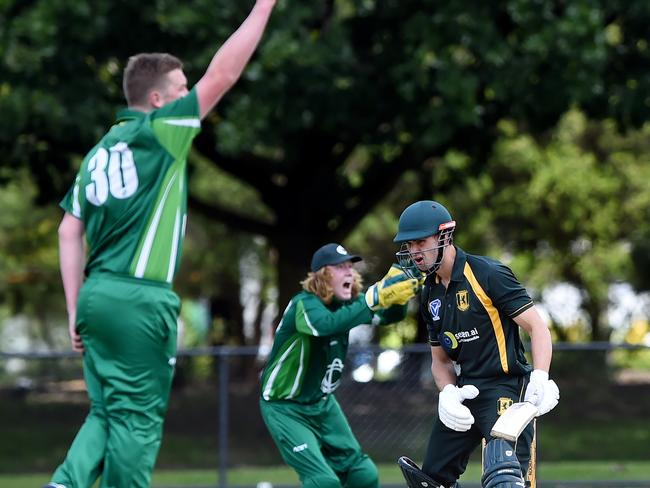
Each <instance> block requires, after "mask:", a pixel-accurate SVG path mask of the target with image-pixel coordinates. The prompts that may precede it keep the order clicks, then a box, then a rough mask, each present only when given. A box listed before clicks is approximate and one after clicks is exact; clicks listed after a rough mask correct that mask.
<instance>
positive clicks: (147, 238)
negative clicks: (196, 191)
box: [61, 90, 201, 283]
mask: <svg viewBox="0 0 650 488" xmlns="http://www.w3.org/2000/svg"><path fill="white" fill-rule="evenodd" d="M200 129H201V121H200V117H199V105H198V100H197V96H196V91H195V90H192V91H190V93H189V94H188V95H187V96H185V97H183V98H180V99H178V100H176V101H174V102H172V103H169V104H167V105H165V106H164V107H162V108H160V109H158V110H154V111H152V112H149V113H142V112H136V111H133V110H123V111H121V112H119V113H118V117H117V121H116V123H115V125H114V126H113V127H112V128H111V129H110V130H109V131H108V133H106V135H105V136H104V137H103V138H102V139H101V140H100V141H99V143H98V144H97V145H96V146H95V147H94V148H93V149H91V150H90V152H89V153H88V155H87V156H86V157H85V158H84V160H83V162H82V164H81V167H80V169H79V173H78V174H77V178H76V180H75V182H74V185H73V186H72V188H71V189H70V191H69V192H68V194H67V195H66V196H65V198H64V199H63V200H62V202H61V207H62V208H63V209H64V210H65V211H66V212H69V213H71V214H72V215H74V216H75V217H77V218H79V219H81V220H82V221H83V223H84V226H85V231H86V240H87V242H88V248H89V249H88V260H87V264H86V270H85V271H86V275H90V274H91V273H94V272H108V273H115V274H120V275H126V276H132V277H135V278H145V279H150V280H155V281H162V282H168V283H171V282H172V280H173V278H174V275H175V274H176V271H177V270H178V267H179V263H180V256H181V251H182V242H183V236H184V234H185V224H186V218H187V217H186V215H187V177H186V162H187V155H188V153H189V150H190V146H191V144H192V140H193V139H194V137H195V136H196V135H197V134H198V133H199V131H200Z"/></svg>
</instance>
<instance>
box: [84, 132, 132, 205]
mask: <svg viewBox="0 0 650 488" xmlns="http://www.w3.org/2000/svg"><path fill="white" fill-rule="evenodd" d="M107 167H108V171H107ZM88 171H89V172H90V179H91V180H92V183H88V184H87V185H86V200H88V201H89V202H90V203H92V204H93V205H97V206H99V205H103V204H104V203H106V200H107V199H108V193H109V191H110V193H111V195H113V197H115V198H119V199H124V198H129V197H130V196H131V195H133V194H134V193H135V191H136V190H137V189H138V173H137V171H136V170H135V160H134V159H133V152H132V151H131V150H130V149H129V146H128V145H127V144H126V142H118V143H117V144H115V145H114V146H113V147H111V148H110V149H109V150H108V151H107V150H106V149H105V148H103V147H100V148H99V149H98V150H97V152H96V153H95V155H94V156H93V157H92V158H90V160H89V161H88Z"/></svg>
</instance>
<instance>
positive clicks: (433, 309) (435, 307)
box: [429, 298, 440, 320]
mask: <svg viewBox="0 0 650 488" xmlns="http://www.w3.org/2000/svg"><path fill="white" fill-rule="evenodd" d="M429 312H430V313H431V318H432V319H433V320H440V315H438V314H439V313H440V299H438V298H436V299H435V300H434V301H432V302H429Z"/></svg>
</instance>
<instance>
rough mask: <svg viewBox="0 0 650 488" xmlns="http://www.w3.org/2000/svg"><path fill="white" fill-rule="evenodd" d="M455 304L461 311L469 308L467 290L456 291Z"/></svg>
mask: <svg viewBox="0 0 650 488" xmlns="http://www.w3.org/2000/svg"><path fill="white" fill-rule="evenodd" d="M456 305H457V306H458V310H460V311H461V312H464V311H466V310H469V293H468V292H467V290H460V291H459V292H456Z"/></svg>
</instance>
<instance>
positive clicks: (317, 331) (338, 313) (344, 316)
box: [296, 294, 373, 337]
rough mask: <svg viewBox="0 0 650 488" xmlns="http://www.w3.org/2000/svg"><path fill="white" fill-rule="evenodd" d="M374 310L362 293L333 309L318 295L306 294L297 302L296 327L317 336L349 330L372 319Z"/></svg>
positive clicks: (299, 330)
mask: <svg viewBox="0 0 650 488" xmlns="http://www.w3.org/2000/svg"><path fill="white" fill-rule="evenodd" d="M372 316H373V314H372V312H371V310H370V309H369V308H368V305H366V299H365V297H364V296H363V294H361V295H360V296H359V297H358V298H357V299H355V300H353V301H351V302H349V303H346V304H344V305H342V306H341V307H339V308H338V309H336V310H334V311H332V310H330V309H328V308H327V307H326V306H325V304H324V303H323V302H322V300H321V299H320V298H318V297H317V296H316V295H312V294H309V295H306V296H305V297H304V298H302V299H300V301H298V303H297V304H296V329H297V330H298V332H301V333H303V334H307V335H312V336H316V337H322V336H331V335H334V334H340V333H342V332H347V331H348V330H350V329H352V328H353V327H356V326H357V325H361V324H369V323H371V321H372Z"/></svg>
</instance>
